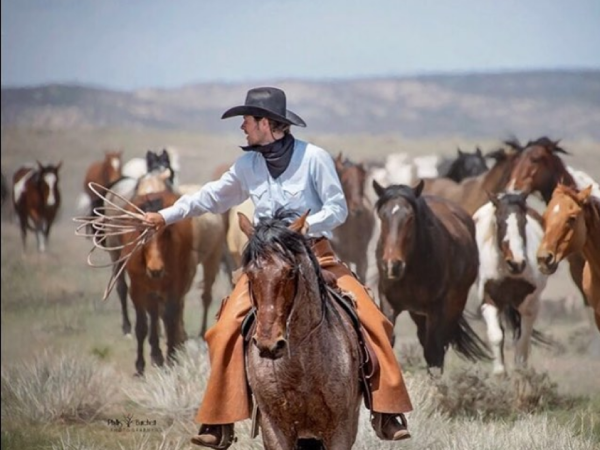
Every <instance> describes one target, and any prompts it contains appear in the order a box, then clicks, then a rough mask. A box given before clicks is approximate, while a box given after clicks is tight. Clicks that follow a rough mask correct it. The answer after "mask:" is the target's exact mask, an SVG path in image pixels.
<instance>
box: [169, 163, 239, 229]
mask: <svg viewBox="0 0 600 450" xmlns="http://www.w3.org/2000/svg"><path fill="white" fill-rule="evenodd" d="M242 163H243V161H242V160H241V158H240V159H238V160H237V161H236V162H235V163H234V164H233V166H231V167H230V168H229V170H228V171H227V172H225V173H224V174H223V175H222V176H221V178H219V179H218V180H216V181H211V182H210V183H206V184H205V185H204V186H202V188H201V189H200V190H199V191H197V192H195V193H193V194H186V195H182V196H181V197H180V198H179V199H178V200H177V201H176V202H175V203H174V204H173V205H172V206H170V207H168V208H164V209H162V210H160V211H159V214H161V215H162V216H163V217H164V219H165V222H166V223H167V225H169V224H171V223H174V222H177V221H179V220H182V219H185V218H187V217H193V216H200V215H202V214H204V213H206V212H211V213H215V214H221V213H224V212H225V211H227V210H229V209H231V208H232V207H233V206H236V205H239V204H240V203H242V202H243V201H244V200H246V199H247V198H248V190H247V189H246V187H245V184H244V183H243V178H242V177H240V174H242V173H243V171H242V170H241V167H240V166H241V165H242Z"/></svg>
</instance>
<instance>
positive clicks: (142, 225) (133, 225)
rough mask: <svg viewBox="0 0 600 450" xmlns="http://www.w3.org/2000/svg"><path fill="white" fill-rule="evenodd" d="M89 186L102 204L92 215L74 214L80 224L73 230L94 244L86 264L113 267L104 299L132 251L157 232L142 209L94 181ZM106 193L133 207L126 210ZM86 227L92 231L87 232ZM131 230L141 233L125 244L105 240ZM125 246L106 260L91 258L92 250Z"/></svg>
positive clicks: (118, 248)
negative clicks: (110, 244) (108, 260)
mask: <svg viewBox="0 0 600 450" xmlns="http://www.w3.org/2000/svg"><path fill="white" fill-rule="evenodd" d="M88 187H89V188H90V190H91V191H92V192H93V193H94V194H96V195H97V196H98V197H99V198H100V199H102V201H103V204H104V206H98V207H96V208H94V209H93V215H92V216H80V217H74V218H73V221H74V222H77V223H79V224H80V225H78V226H77V229H76V230H75V235H76V236H81V237H86V238H91V240H92V244H93V246H92V249H91V250H90V252H89V253H88V256H87V264H88V266H90V267H93V268H105V267H112V271H111V276H110V279H109V281H108V285H107V286H106V288H105V289H104V295H103V297H102V300H106V299H107V298H108V296H109V295H110V293H111V291H112V290H113V288H114V287H115V284H116V283H117V279H118V278H119V276H120V275H121V274H122V273H123V270H125V267H126V266H127V262H128V261H129V258H131V255H133V253H135V252H136V251H137V250H138V249H139V248H141V247H143V246H144V245H145V244H146V243H147V242H148V241H150V239H152V237H153V236H154V234H155V233H156V228H155V227H154V225H152V224H151V223H150V222H148V221H146V220H144V211H142V210H141V209H140V208H138V207H137V206H136V205H134V204H133V203H131V202H130V201H129V200H128V199H126V198H125V197H123V196H122V195H120V194H118V193H116V192H114V191H112V190H110V189H109V188H106V187H104V186H102V185H100V184H98V183H94V182H93V181H92V182H90V183H88ZM100 191H102V193H101V192H100ZM109 194H110V195H113V196H114V197H116V198H118V199H119V200H121V201H122V202H123V203H124V204H125V205H126V206H130V207H131V208H133V209H134V210H135V211H128V210H127V209H126V208H124V207H123V206H119V205H117V204H116V203H113V202H112V201H111V200H109V199H108V198H107V196H108V195H109ZM89 230H93V231H92V232H90V231H89ZM134 231H141V233H140V234H139V235H138V236H137V237H136V238H135V239H132V240H131V241H130V242H127V243H125V244H121V245H114V246H108V243H107V242H106V241H107V239H108V238H109V237H112V236H122V235H125V234H128V233H132V232H134ZM127 247H130V250H129V251H128V252H126V253H125V252H122V253H121V255H120V257H119V258H118V259H116V260H114V261H111V262H109V263H104V264H99V263H96V262H94V261H93V260H92V254H93V253H94V251H96V249H101V250H105V251H107V252H121V250H123V249H124V248H127Z"/></svg>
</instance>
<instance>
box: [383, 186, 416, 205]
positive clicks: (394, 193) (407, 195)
mask: <svg viewBox="0 0 600 450" xmlns="http://www.w3.org/2000/svg"><path fill="white" fill-rule="evenodd" d="M395 198H404V199H406V201H408V202H409V203H410V205H411V206H412V207H413V208H414V209H415V210H416V209H417V200H418V199H417V197H415V193H414V192H413V190H412V188H411V187H410V186H406V185H404V184H394V185H391V186H388V187H387V188H385V191H383V195H382V196H381V197H379V199H378V200H377V202H376V203H375V209H377V211H380V210H381V208H383V205H385V204H386V203H387V202H388V201H390V200H392V199H395Z"/></svg>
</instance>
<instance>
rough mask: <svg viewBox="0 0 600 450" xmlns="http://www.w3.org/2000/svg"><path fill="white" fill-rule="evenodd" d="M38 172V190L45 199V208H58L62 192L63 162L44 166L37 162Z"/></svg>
mask: <svg viewBox="0 0 600 450" xmlns="http://www.w3.org/2000/svg"><path fill="white" fill-rule="evenodd" d="M37 164H38V172H37V175H36V176H37V180H38V189H39V193H40V195H41V197H42V199H43V202H44V206H45V207H47V208H56V207H58V206H59V205H60V191H59V188H58V181H59V174H58V173H59V170H60V167H61V166H62V161H60V162H59V163H58V164H56V165H53V164H48V165H43V164H42V163H41V162H39V161H37Z"/></svg>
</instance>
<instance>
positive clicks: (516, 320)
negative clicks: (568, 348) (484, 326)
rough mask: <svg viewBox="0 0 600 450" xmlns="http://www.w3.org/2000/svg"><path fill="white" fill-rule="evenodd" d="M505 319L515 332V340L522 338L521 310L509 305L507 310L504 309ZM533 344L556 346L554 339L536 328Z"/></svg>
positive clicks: (532, 338) (532, 337)
mask: <svg viewBox="0 0 600 450" xmlns="http://www.w3.org/2000/svg"><path fill="white" fill-rule="evenodd" d="M504 318H505V319H506V322H508V325H509V326H510V328H511V329H512V330H513V339H515V340H516V339H519V338H520V337H521V313H520V312H519V310H517V308H515V307H513V306H510V305H509V306H508V307H507V308H504ZM531 342H532V343H533V344H535V345H540V346H542V347H551V346H553V345H554V341H553V340H552V338H550V337H549V336H547V335H545V334H544V333H542V332H541V331H538V330H536V329H535V328H534V329H533V331H532V332H531Z"/></svg>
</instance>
